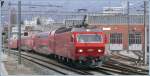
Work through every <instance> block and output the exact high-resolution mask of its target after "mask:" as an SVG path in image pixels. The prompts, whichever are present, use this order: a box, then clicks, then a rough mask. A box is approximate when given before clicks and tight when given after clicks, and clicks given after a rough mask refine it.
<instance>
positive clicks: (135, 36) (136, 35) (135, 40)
mask: <svg viewBox="0 0 150 76" xmlns="http://www.w3.org/2000/svg"><path fill="white" fill-rule="evenodd" d="M141 37H142V35H141V33H140V32H132V33H130V34H129V44H141Z"/></svg>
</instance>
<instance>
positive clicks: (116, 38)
mask: <svg viewBox="0 0 150 76" xmlns="http://www.w3.org/2000/svg"><path fill="white" fill-rule="evenodd" d="M110 43H111V44H122V33H111V34H110Z"/></svg>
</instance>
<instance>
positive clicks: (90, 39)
mask: <svg viewBox="0 0 150 76" xmlns="http://www.w3.org/2000/svg"><path fill="white" fill-rule="evenodd" d="M77 41H78V42H80V43H99V42H102V37H101V35H99V34H79V35H77Z"/></svg>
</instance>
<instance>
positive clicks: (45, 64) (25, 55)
mask: <svg viewBox="0 0 150 76" xmlns="http://www.w3.org/2000/svg"><path fill="white" fill-rule="evenodd" d="M14 51H15V50H14ZM15 52H17V51H15ZM21 56H22V58H24V59H27V60H29V61H31V62H34V63H36V64H39V65H41V66H43V67H46V68H48V69H51V70H53V71H56V72H58V73H60V74H62V75H68V73H69V72H68V73H64V72H62V70H58V69H55V68H52V66H50V65H53V66H56V67H59V68H62V69H63V70H67V71H70V72H74V74H75V73H76V74H79V75H93V74H92V73H89V72H87V71H85V70H78V69H74V68H71V67H68V66H65V65H61V64H59V63H57V62H55V61H53V60H50V59H48V58H46V57H42V56H38V55H34V54H29V53H26V52H22V54H21Z"/></svg>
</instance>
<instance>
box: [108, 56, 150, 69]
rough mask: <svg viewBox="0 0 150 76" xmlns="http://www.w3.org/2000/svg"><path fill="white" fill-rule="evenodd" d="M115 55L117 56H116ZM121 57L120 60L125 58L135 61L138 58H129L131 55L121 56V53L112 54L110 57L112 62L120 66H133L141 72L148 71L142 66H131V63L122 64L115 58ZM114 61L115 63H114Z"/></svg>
mask: <svg viewBox="0 0 150 76" xmlns="http://www.w3.org/2000/svg"><path fill="white" fill-rule="evenodd" d="M116 57H117V58H116ZM118 58H119V59H122V60H125V61H131V62H137V61H138V59H135V58H131V57H128V56H123V55H119V54H113V56H112V58H111V61H112V62H116V63H118V64H120V65H122V66H126V67H128V68H132V69H133V68H134V69H136V70H137V71H141V72H149V70H146V69H143V68H139V67H136V66H132V65H127V64H124V63H122V62H120V61H117V60H116V59H118ZM116 63H115V64H116Z"/></svg>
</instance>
